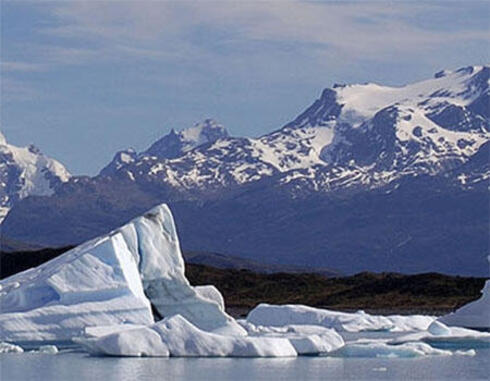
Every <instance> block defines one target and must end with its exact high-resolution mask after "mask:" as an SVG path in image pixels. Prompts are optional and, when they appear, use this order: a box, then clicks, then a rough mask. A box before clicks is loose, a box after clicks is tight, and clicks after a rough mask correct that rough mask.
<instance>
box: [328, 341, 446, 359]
mask: <svg viewBox="0 0 490 381" xmlns="http://www.w3.org/2000/svg"><path fill="white" fill-rule="evenodd" d="M451 354H452V352H451V351H448V350H442V349H436V348H433V347H431V346H430V345H429V344H426V343H405V344H400V345H392V344H387V343H384V342H376V341H371V342H365V343H359V342H354V343H347V344H346V345H345V346H343V347H342V348H340V349H338V350H336V351H334V352H332V353H330V354H329V355H330V356H334V357H387V358H398V357H419V356H428V355H446V356H448V355H451Z"/></svg>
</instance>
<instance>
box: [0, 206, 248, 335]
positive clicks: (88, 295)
mask: <svg viewBox="0 0 490 381" xmlns="http://www.w3.org/2000/svg"><path fill="white" fill-rule="evenodd" d="M222 300H223V299H222V297H221V295H220V294H219V291H217V290H216V289H215V288H214V287H198V288H194V287H192V286H191V285H190V284H189V282H188V281H187V279H186V278H185V275H184V261H183V258H182V254H181V252H180V245H179V240H178V237H177V234H176V230H175V226H174V221H173V218H172V214H171V212H170V210H169V209H168V207H167V206H166V205H160V206H158V207H155V208H154V209H152V210H151V211H149V212H147V213H146V214H145V215H143V216H141V217H138V218H136V219H134V220H132V221H130V222H129V223H127V224H126V225H124V226H123V227H121V228H119V229H117V230H115V231H113V232H111V233H109V234H107V235H105V236H102V237H98V238H96V239H94V240H91V241H89V242H86V243H84V244H82V245H80V246H78V247H76V248H74V249H72V250H70V251H69V252H67V253H65V254H63V255H61V256H59V257H57V258H55V259H53V260H51V261H49V262H47V263H44V264H43V265H41V266H39V267H37V268H33V269H29V270H27V271H24V272H22V273H19V274H16V275H13V276H11V277H9V278H6V279H4V280H3V281H0V312H1V313H0V340H4V341H13V342H22V341H45V340H58V341H65V340H71V338H72V337H74V336H80V335H82V334H83V332H84V329H85V328H86V327H95V326H114V325H121V324H134V325H150V324H153V323H154V319H153V315H152V311H151V304H153V305H154V307H155V308H156V310H157V311H158V313H159V314H160V315H161V316H162V317H167V316H173V315H176V314H180V315H181V316H183V317H185V318H186V319H187V320H188V321H189V322H191V323H193V324H194V325H196V326H197V327H199V328H201V329H204V330H207V331H215V332H220V333H230V334H235V335H237V334H238V335H240V334H242V335H243V334H245V333H246V332H245V330H244V329H243V328H242V327H241V326H239V325H238V324H237V323H236V322H235V321H234V319H232V318H231V317H230V316H228V315H227V314H226V313H225V312H224V308H223V301H222Z"/></svg>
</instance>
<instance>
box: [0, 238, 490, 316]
mask: <svg viewBox="0 0 490 381" xmlns="http://www.w3.org/2000/svg"><path fill="white" fill-rule="evenodd" d="M68 249H70V247H65V248H58V249H43V250H39V251H23V252H15V253H2V252H0V270H1V271H0V272H1V278H2V279H3V278H5V277H7V276H9V275H12V274H15V273H16V272H20V271H23V270H26V269H28V268H30V267H34V266H38V265H40V264H42V263H43V262H46V261H48V260H50V259H53V258H54V257H56V256H58V255H60V254H62V253H63V252H65V251H67V250H68ZM186 276H187V278H188V279H189V281H190V283H191V284H193V285H196V286H197V285H207V284H212V285H214V286H216V287H217V288H218V290H220V291H221V293H222V294H223V297H224V299H225V302H226V306H227V310H228V312H230V313H231V314H232V315H234V316H242V315H244V314H246V313H248V311H249V310H250V309H251V308H254V307H255V306H256V305H257V304H259V303H270V304H306V305H309V306H313V307H322V308H331V309H336V310H344V311H355V310H358V309H363V310H366V311H367V312H370V313H380V314H392V313H401V314H404V313H405V314H413V313H425V314H444V313H447V312H450V311H453V310H455V309H457V308H459V307H461V306H462V305H464V304H466V303H468V302H471V301H473V300H475V299H478V298H479V297H480V296H481V292H480V291H481V289H482V288H483V286H484V283H485V280H486V278H475V277H462V276H450V275H444V274H439V273H424V274H414V275H405V274H400V273H391V272H387V273H371V272H362V273H358V274H356V275H352V276H345V277H327V276H325V275H322V274H318V273H288V272H279V273H278V272H275V273H264V272H257V271H250V270H247V269H243V268H242V269H233V268H231V269H230V268H227V269H224V268H216V267H211V266H206V265H202V264H192V263H187V264H186ZM152 311H153V313H154V315H155V318H157V319H159V318H160V315H159V314H158V312H157V311H156V309H154V308H153V306H152Z"/></svg>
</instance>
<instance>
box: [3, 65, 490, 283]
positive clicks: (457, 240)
mask: <svg viewBox="0 0 490 381" xmlns="http://www.w3.org/2000/svg"><path fill="white" fill-rule="evenodd" d="M489 73H490V68H489V67H488V66H469V67H464V68H461V69H459V70H456V71H448V70H445V71H441V72H438V73H436V74H435V75H434V77H433V78H431V79H428V80H425V81H422V82H417V83H413V84H409V85H405V86H402V87H389V86H381V85H378V84H373V83H367V84H357V85H339V84H336V85H334V86H333V87H332V88H327V89H325V90H323V92H322V93H321V96H320V97H319V98H318V99H317V100H316V101H315V102H314V103H313V104H312V105H311V106H309V107H308V108H307V109H306V110H305V111H304V112H302V113H301V114H300V115H299V116H298V117H297V118H296V119H294V120H293V121H291V122H290V123H288V124H286V125H285V126H283V127H282V128H280V129H278V130H276V131H273V132H271V133H268V134H265V135H263V136H261V137H258V138H247V137H233V136H230V134H229V133H228V132H227V130H226V129H225V128H224V127H223V126H221V125H220V124H218V123H217V122H215V121H213V120H211V119H208V120H205V121H204V122H202V123H199V124H196V125H195V126H193V127H191V128H187V129H184V130H181V131H178V132H177V131H174V130H171V132H170V133H169V134H167V135H165V136H164V137H162V138H161V139H160V140H158V141H156V142H155V143H154V144H152V145H151V146H150V147H149V148H148V149H147V150H145V151H143V152H136V151H134V150H132V149H128V150H125V151H121V152H118V153H116V155H115V156H114V159H113V160H112V161H111V162H110V163H109V164H108V165H106V166H105V167H104V168H103V169H102V170H101V171H100V173H99V174H98V175H97V176H94V177H88V176H72V177H70V175H69V174H68V172H67V171H66V170H65V169H64V167H62V165H61V164H59V163H57V162H55V161H50V159H47V158H45V157H44V156H43V155H41V154H40V153H39V152H38V151H37V150H32V149H29V148H26V149H25V148H23V149H20V148H15V149H18V150H23V151H22V152H29V153H30V155H34V156H32V157H36V158H37V159H35V162H36V163H38V164H39V163H41V164H43V163H44V164H43V165H44V166H43V165H41V166H39V165H38V166H37V167H36V168H38V169H36V171H34V172H35V173H36V175H29V176H31V177H29V176H27V175H26V173H28V172H26V171H25V170H24V169H23V168H27V167H28V168H33V167H32V165H31V164H29V165H27V167H26V166H25V167H22V166H21V165H20V164H19V163H20V162H23V161H22V160H17V161H15V160H14V159H12V158H11V157H10V156H9V154H8V152H13V151H12V150H13V149H14V148H13V146H10V145H7V144H6V142H4V143H5V144H2V142H0V149H1V150H3V151H1V152H5V153H3V156H1V157H0V163H1V164H0V165H1V167H0V168H1V170H2V171H3V172H1V173H0V176H2V177H1V179H2V184H1V187H0V192H3V193H0V195H2V196H3V195H6V196H3V198H2V200H3V201H2V207H4V208H5V210H7V209H8V208H11V210H10V212H9V213H8V215H7V217H6V218H5V220H4V222H3V223H2V244H3V248H4V250H7V249H15V248H17V247H18V246H19V245H22V246H23V247H25V246H26V245H27V246H30V247H45V246H66V245H74V244H78V243H80V242H82V241H84V240H86V239H88V238H91V237H94V236H97V235H100V234H101V233H104V232H107V231H109V230H111V229H112V228H114V227H116V226H119V225H121V223H124V222H125V221H127V220H129V219H131V218H132V217H134V216H136V215H138V214H140V213H141V212H143V211H144V210H146V209H149V208H150V207H151V206H153V205H155V204H158V203H161V202H166V203H168V204H169V205H170V206H171V208H172V211H173V213H174V215H175V219H176V222H177V226H178V228H179V235H180V236H181V239H182V245H183V248H184V250H186V251H207V252H219V253H229V254H233V255H237V256H241V257H244V258H248V259H252V260H259V261H261V262H268V263H282V264H291V265H308V266H319V267H320V266H322V267H323V266H325V267H329V268H334V269H338V270H340V271H342V272H345V273H353V272H357V271H363V270H370V271H401V272H421V271H439V272H445V273H451V274H465V275H487V274H486V272H487V268H486V267H487V266H486V256H487V253H488V226H489V203H488V201H489V198H488V186H489V177H490V168H489V149H490V144H489V137H490V123H489V121H490V117H489V112H490V98H489ZM5 147H6V148H5ZM8 149H10V151H8ZM35 155H38V156H35ZM11 156H12V155H11ZM9 157H10V158H9ZM12 157H14V158H15V155H13V156H12ZM39 157H41V158H42V160H44V161H42V160H41V159H39ZM30 160H31V162H32V160H34V159H30ZM5 163H6V164H5ZM9 163H10V164H9ZM36 165H37V164H36ZM40 167H42V168H40ZM12 168H17V170H14V169H12ZM29 173H31V172H29ZM30 178H36V179H42V181H40V185H39V190H37V189H38V188H37V187H38V186H37V185H36V186H30V187H29V186H24V188H22V186H21V185H15V184H27V183H29V182H28V180H26V179H30ZM19 179H24V180H22V181H23V182H22V181H20V180H19ZM29 181H30V180H29ZM30 183H32V184H37V182H35V181H34V182H32V181H31V182H30ZM30 183H29V184H30ZM22 189H28V190H29V191H25V190H24V191H23V190H22ZM6 197H7V198H6Z"/></svg>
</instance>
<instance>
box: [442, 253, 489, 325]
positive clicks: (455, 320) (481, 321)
mask: <svg viewBox="0 0 490 381" xmlns="http://www.w3.org/2000/svg"><path fill="white" fill-rule="evenodd" d="M487 259H488V262H489V265H490V256H489V257H487ZM481 292H482V296H481V297H480V298H479V299H478V300H475V301H474V302H472V303H469V304H466V305H464V306H463V307H461V308H460V309H458V310H457V311H455V312H452V313H450V314H448V315H445V316H443V317H441V318H440V319H439V321H441V322H443V323H444V324H447V325H452V326H460V327H468V328H480V329H490V280H487V281H486V282H485V286H484V287H483V290H482V291H481Z"/></svg>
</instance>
